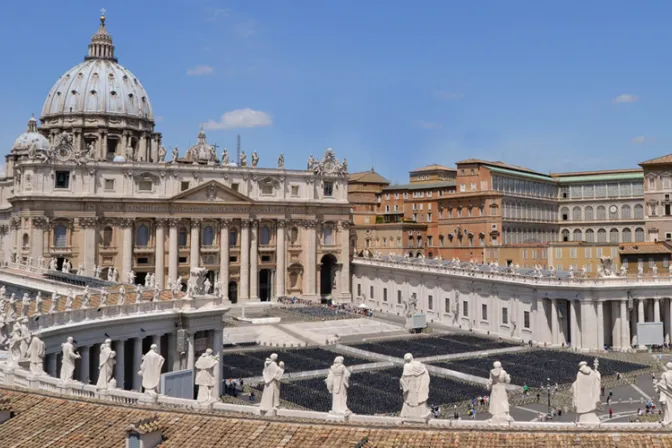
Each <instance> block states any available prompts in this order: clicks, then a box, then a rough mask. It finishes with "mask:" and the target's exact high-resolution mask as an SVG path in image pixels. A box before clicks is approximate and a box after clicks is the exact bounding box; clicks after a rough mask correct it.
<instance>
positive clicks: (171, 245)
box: [168, 219, 179, 283]
mask: <svg viewBox="0 0 672 448" xmlns="http://www.w3.org/2000/svg"><path fill="white" fill-rule="evenodd" d="M177 222H178V220H177V219H169V220H168V282H169V283H173V282H174V281H175V280H177V262H178V260H179V254H178V250H179V248H178V247H177Z"/></svg>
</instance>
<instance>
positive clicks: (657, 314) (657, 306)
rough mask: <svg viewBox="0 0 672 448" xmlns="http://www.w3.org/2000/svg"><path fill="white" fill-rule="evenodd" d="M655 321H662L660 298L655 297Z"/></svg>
mask: <svg viewBox="0 0 672 448" xmlns="http://www.w3.org/2000/svg"><path fill="white" fill-rule="evenodd" d="M653 321H654V322H660V299H653Z"/></svg>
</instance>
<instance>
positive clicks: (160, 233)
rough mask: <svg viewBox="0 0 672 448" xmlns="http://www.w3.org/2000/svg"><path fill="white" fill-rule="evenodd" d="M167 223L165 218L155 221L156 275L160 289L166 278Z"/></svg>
mask: <svg viewBox="0 0 672 448" xmlns="http://www.w3.org/2000/svg"><path fill="white" fill-rule="evenodd" d="M165 225H166V220H165V219H163V218H159V219H157V220H156V222H155V226H156V233H155V237H154V251H155V253H154V276H155V277H156V284H157V286H158V287H159V288H160V289H163V281H164V279H165V274H164V272H165V267H166V259H165V250H166V242H165V236H166V232H165Z"/></svg>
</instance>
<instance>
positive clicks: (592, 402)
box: [572, 361, 601, 423]
mask: <svg viewBox="0 0 672 448" xmlns="http://www.w3.org/2000/svg"><path fill="white" fill-rule="evenodd" d="M600 383H601V375H600V373H599V372H598V371H596V370H595V371H594V370H593V369H591V368H590V367H589V366H588V363H587V362H586V361H581V362H580V363H579V373H577V374H576V381H574V383H573V384H572V393H573V400H572V404H573V406H574V407H575V408H576V413H577V414H578V422H579V423H600V419H599V418H598V416H597V414H596V413H595V411H596V410H597V404H598V403H599V402H600V386H601V384H600Z"/></svg>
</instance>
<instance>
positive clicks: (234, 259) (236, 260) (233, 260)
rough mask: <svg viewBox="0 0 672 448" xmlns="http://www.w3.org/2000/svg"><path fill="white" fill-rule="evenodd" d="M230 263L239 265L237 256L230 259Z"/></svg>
mask: <svg viewBox="0 0 672 448" xmlns="http://www.w3.org/2000/svg"><path fill="white" fill-rule="evenodd" d="M229 263H238V257H236V256H233V257H229Z"/></svg>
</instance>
